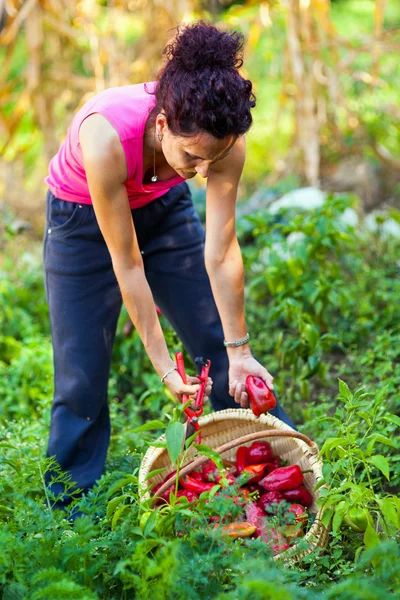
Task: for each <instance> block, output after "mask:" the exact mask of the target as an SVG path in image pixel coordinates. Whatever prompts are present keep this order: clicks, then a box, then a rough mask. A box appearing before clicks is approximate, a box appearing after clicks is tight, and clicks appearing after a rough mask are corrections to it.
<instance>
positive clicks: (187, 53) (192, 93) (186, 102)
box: [146, 21, 256, 139]
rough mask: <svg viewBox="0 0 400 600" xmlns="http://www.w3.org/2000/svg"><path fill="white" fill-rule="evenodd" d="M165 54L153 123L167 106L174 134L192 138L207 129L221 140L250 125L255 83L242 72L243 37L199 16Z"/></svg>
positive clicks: (180, 33)
mask: <svg viewBox="0 0 400 600" xmlns="http://www.w3.org/2000/svg"><path fill="white" fill-rule="evenodd" d="M176 30H177V33H176V35H175V37H174V39H173V41H172V42H171V43H170V44H168V45H167V46H166V47H165V49H164V51H163V54H165V55H166V56H167V61H166V63H165V64H164V66H163V67H162V68H161V70H160V71H159V73H158V74H157V82H158V84H157V86H156V89H155V91H154V92H150V91H148V90H147V88H146V91H147V92H148V93H153V95H155V97H156V105H155V107H154V108H153V110H152V111H151V113H150V116H149V123H153V122H154V120H155V118H156V115H157V114H158V113H159V112H160V110H161V109H162V110H163V111H164V112H165V115H166V118H167V123H168V127H169V129H170V130H171V132H172V133H173V134H174V135H179V136H181V137H191V136H193V135H197V134H199V133H203V132H207V133H209V134H211V135H212V136H214V137H215V138H218V139H223V138H225V137H227V136H230V135H236V136H239V135H242V134H244V133H246V131H248V130H249V129H250V127H251V124H252V121H253V119H252V116H251V113H250V110H251V109H252V108H254V106H255V105H256V97H255V95H254V93H253V92H252V87H253V86H252V83H251V81H249V80H248V79H244V78H243V77H242V76H241V75H239V72H238V69H240V67H241V66H242V65H243V58H242V56H243V44H244V36H243V35H242V34H241V33H239V32H237V31H233V32H232V33H229V32H225V31H221V30H220V29H218V28H217V27H216V26H215V25H213V24H212V23H207V22H205V21H196V22H195V23H193V24H191V25H186V26H179V25H178V27H176Z"/></svg>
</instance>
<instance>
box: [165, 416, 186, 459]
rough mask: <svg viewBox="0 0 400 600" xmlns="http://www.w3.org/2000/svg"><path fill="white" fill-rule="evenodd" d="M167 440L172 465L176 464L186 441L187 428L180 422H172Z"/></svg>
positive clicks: (169, 424)
mask: <svg viewBox="0 0 400 600" xmlns="http://www.w3.org/2000/svg"><path fill="white" fill-rule="evenodd" d="M165 437H166V440H167V450H168V454H169V457H170V460H171V463H172V464H175V462H176V459H177V458H178V456H179V454H180V453H181V451H182V448H183V442H184V439H185V426H184V425H183V423H178V421H171V422H170V423H168V427H167V429H166V432H165Z"/></svg>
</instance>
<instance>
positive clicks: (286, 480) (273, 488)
mask: <svg viewBox="0 0 400 600" xmlns="http://www.w3.org/2000/svg"><path fill="white" fill-rule="evenodd" d="M302 483H303V473H302V471H301V469H300V467H299V466H298V465H291V466H290V467H280V468H279V469H275V470H274V471H272V473H270V474H269V475H267V476H266V477H264V479H261V481H260V485H261V487H263V488H265V489H266V490H267V492H282V491H284V490H294V489H295V488H297V487H299V486H300V485H301V484H302Z"/></svg>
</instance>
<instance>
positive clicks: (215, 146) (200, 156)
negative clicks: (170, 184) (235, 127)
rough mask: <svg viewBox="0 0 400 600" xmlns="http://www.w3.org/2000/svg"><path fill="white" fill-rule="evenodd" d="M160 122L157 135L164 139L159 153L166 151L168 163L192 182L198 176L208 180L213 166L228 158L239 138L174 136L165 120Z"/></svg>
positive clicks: (203, 134)
mask: <svg viewBox="0 0 400 600" xmlns="http://www.w3.org/2000/svg"><path fill="white" fill-rule="evenodd" d="M159 117H163V115H159V116H158V117H157V121H156V127H157V134H158V135H162V136H163V139H162V142H159V141H158V138H156V139H157V150H159V151H162V153H163V155H164V157H165V160H166V161H167V163H168V164H169V165H170V166H171V167H172V168H173V169H174V170H175V171H176V172H177V173H178V175H180V176H181V177H183V178H185V179H191V178H192V177H194V176H195V175H196V174H197V173H198V174H199V175H200V176H201V177H203V178H207V177H208V175H209V172H210V169H211V167H212V166H213V164H215V163H216V162H218V161H219V160H222V159H223V158H225V156H227V155H228V154H229V153H230V152H231V150H232V148H233V146H234V144H235V142H236V140H237V136H233V135H232V136H228V137H226V138H223V139H222V140H219V139H217V138H215V137H214V136H212V135H210V134H209V133H201V134H198V135H196V136H193V137H180V136H175V135H173V134H172V133H171V132H170V131H169V129H168V125H167V123H166V119H165V117H163V118H162V119H161V121H160V120H159Z"/></svg>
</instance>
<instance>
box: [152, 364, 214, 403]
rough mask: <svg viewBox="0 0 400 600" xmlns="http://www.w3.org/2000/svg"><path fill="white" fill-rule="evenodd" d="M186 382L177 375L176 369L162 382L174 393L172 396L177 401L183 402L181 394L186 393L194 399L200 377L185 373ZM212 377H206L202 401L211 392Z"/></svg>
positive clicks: (205, 399)
mask: <svg viewBox="0 0 400 600" xmlns="http://www.w3.org/2000/svg"><path fill="white" fill-rule="evenodd" d="M186 379H187V383H183V381H182V377H181V376H180V375H179V373H178V371H172V373H170V374H169V375H168V376H167V377H166V378H165V379H164V383H165V385H166V386H167V388H168V389H169V390H170V392H171V393H172V394H173V395H174V397H175V398H176V399H177V400H178V402H181V403H182V402H183V399H182V397H183V395H184V394H186V395H188V396H189V398H190V399H191V400H195V398H196V394H197V392H198V390H199V388H200V379H199V378H198V377H192V376H191V375H186ZM212 384H213V382H212V379H211V377H209V378H208V379H207V385H206V389H205V393H204V402H206V401H207V399H208V396H209V395H210V394H211V389H212Z"/></svg>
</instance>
